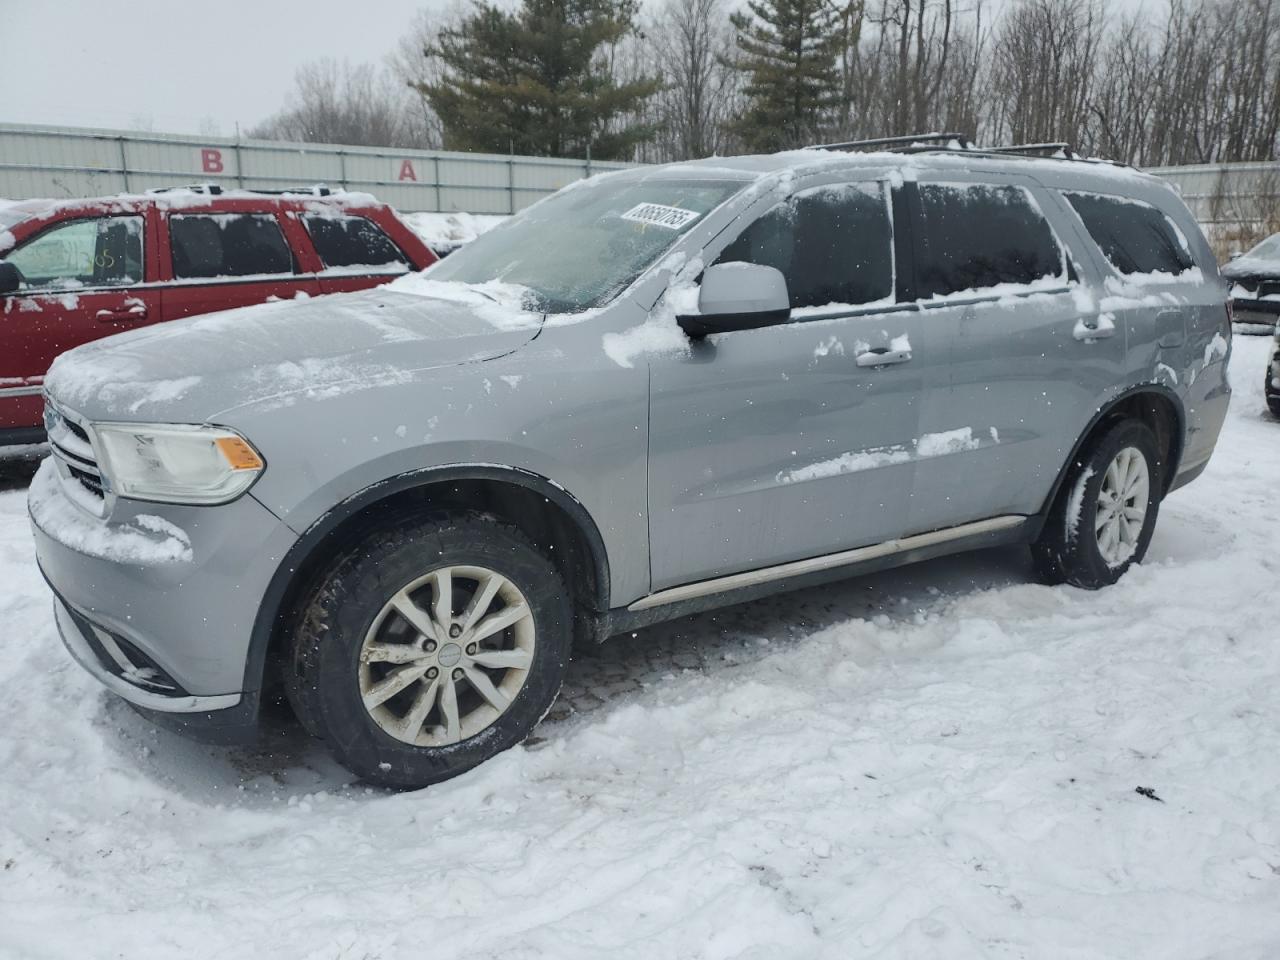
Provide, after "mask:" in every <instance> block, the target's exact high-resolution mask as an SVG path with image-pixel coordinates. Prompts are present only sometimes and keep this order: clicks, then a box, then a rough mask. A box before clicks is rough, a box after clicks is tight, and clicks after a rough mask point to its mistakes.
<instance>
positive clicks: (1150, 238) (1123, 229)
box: [1067, 193, 1195, 274]
mask: <svg viewBox="0 0 1280 960" xmlns="http://www.w3.org/2000/svg"><path fill="white" fill-rule="evenodd" d="M1067 200H1068V201H1069V202H1070V204H1071V206H1073V207H1074V208H1075V211H1076V213H1078V214H1080V219H1081V220H1083V221H1084V225H1085V228H1086V229H1087V230H1088V231H1089V236H1091V237H1093V240H1094V242H1095V243H1096V244H1097V245H1098V246H1099V247H1100V248H1102V252H1103V254H1105V255H1106V258H1107V259H1108V260H1110V261H1111V265H1112V266H1113V267H1115V268H1116V269H1117V270H1119V271H1120V272H1121V273H1126V274H1127V273H1181V272H1182V271H1183V270H1188V269H1190V268H1191V267H1194V266H1195V261H1194V260H1192V259H1191V254H1190V252H1189V251H1188V250H1187V247H1186V243H1185V242H1183V240H1182V237H1181V236H1179V234H1178V228H1177V227H1175V226H1174V225H1173V221H1172V220H1170V219H1169V218H1168V217H1166V216H1165V215H1164V214H1163V213H1161V212H1160V211H1159V210H1157V209H1156V208H1155V207H1153V206H1151V205H1150V204H1147V203H1142V202H1140V201H1137V200H1126V199H1123V198H1121V197H1104V196H1101V195H1099V194H1096V193H1068V194H1067Z"/></svg>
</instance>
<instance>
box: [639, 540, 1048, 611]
mask: <svg viewBox="0 0 1280 960" xmlns="http://www.w3.org/2000/svg"><path fill="white" fill-rule="evenodd" d="M1026 522H1027V518H1026V517H1015V516H1008V517H992V518H991V519H990V520H979V521H977V522H976V523H966V524H963V525H962V526H959V527H948V528H947V529H945V530H934V531H932V532H931V533H920V534H917V535H916V536H914V537H904V538H902V539H901V540H886V541H885V542H884V543H876V544H872V545H871V546H869V547H858V548H856V549H854V550H842V551H840V552H839V553H828V554H827V555H826V556H822V557H810V558H809V559H808V560H793V561H792V562H790V563H781V564H778V565H777V566H775V567H762V568H761V569H759V570H748V571H746V572H745V573H734V574H731V575H729V576H727V577H716V578H715V579H714V580H701V581H699V582H698V583H686V584H685V585H684V586H681V587H671V588H669V589H667V590H659V591H658V592H657V593H651V594H649V596H647V597H641V598H640V599H639V600H637V601H636V602H635V603H633V604H631V605H630V606H628V607H627V609H628V610H630V611H633V612H634V611H637V610H648V609H650V608H652V607H664V606H666V605H667V604H671V603H679V602H681V601H682V600H695V599H697V598H698V597H705V596H709V595H711V594H713V593H727V592H728V591H730V590H740V589H742V588H743V587H754V586H758V585H759V584H762V583H771V582H772V581H774V580H786V579H788V578H789V577H799V576H803V575H804V574H807V573H819V572H821V571H823V570H831V569H833V568H834V567H843V566H847V565H849V564H854V563H861V562H863V561H864V560H875V559H877V558H879V557H888V556H892V555H893V554H895V553H906V552H907V551H908V550H917V549H919V548H921V547H932V546H935V545H937V544H940V543H947V542H949V541H951V540H963V539H964V538H965V537H975V536H980V535H982V534H984V533H998V532H999V531H1001V530H1010V529H1012V528H1014V527H1017V526H1021V525H1022V524H1024V523H1026Z"/></svg>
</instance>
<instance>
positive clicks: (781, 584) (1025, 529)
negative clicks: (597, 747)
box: [599, 516, 1036, 639]
mask: <svg viewBox="0 0 1280 960" xmlns="http://www.w3.org/2000/svg"><path fill="white" fill-rule="evenodd" d="M1029 520H1032V521H1033V520H1034V518H1028V517H1022V516H1007V517H993V518H991V519H989V520H980V521H978V522H977V523H966V524H963V525H962V526H959V527H949V528H947V529H945V530H934V531H932V532H930V533H922V534H918V535H916V536H912V537H903V538H902V539H900V540H888V541H886V542H884V543H877V544H872V545H870V546H866V547H858V548H857V549H854V550H843V551H841V552H839V553H832V554H827V555H825V556H821V557H812V558H810V559H808V560H796V561H793V562H791V563H783V564H779V565H777V566H773V567H764V568H762V569H759V570H749V571H746V572H744V573H735V574H731V575H730V576H726V577H716V578H715V579H712V580H702V581H699V582H697V583H690V584H685V585H683V586H679V587H672V588H670V589H667V590H660V591H658V592H657V593H652V594H649V595H648V596H646V597H641V598H640V599H639V600H636V601H635V602H634V603H632V604H631V605H630V606H627V607H619V608H616V609H614V610H610V611H609V614H608V619H607V622H606V623H604V624H603V625H602V626H603V627H604V629H603V630H602V631H601V632H600V633H599V636H600V637H601V639H604V638H605V637H609V636H612V635H614V634H617V633H624V632H626V631H628V630H636V629H638V628H640V627H645V626H649V625H650V624H654V623H662V622H663V621H666V620H674V619H676V618H677V617H683V616H688V615H689V614H694V613H701V612H702V611H704V610H714V609H716V608H718V607H726V606H730V605H732V604H735V603H746V602H747V601H750V600H757V599H759V598H760V597H766V596H770V595H771V594H775V593H783V592H786V591H789V590H798V589H802V588H804V587H811V586H817V585H819V584H823V583H832V582H834V581H837V580H844V579H846V578H849V577H855V576H861V575H863V574H868V573H875V572H877V571H879V570H887V569H890V568H892V567H900V566H904V565H906V564H909V563H916V562H917V561H920V560H930V559H933V558H934V557H941V556H946V555H948V554H953V553H964V552H966V551H969V550H979V549H983V548H985V547H996V546H1004V545H1007V544H1015V543H1026V542H1028V533H1029V532H1030V528H1034V527H1036V524H1035V523H1034V522H1031V523H1029V522H1028V521H1029Z"/></svg>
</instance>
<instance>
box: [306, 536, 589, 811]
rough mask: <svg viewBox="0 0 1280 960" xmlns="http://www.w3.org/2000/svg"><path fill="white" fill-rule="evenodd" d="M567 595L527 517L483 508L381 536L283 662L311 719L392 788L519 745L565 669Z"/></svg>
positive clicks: (342, 753) (309, 723)
mask: <svg viewBox="0 0 1280 960" xmlns="http://www.w3.org/2000/svg"><path fill="white" fill-rule="evenodd" d="M570 640H571V616H570V604H569V601H568V597H567V593H566V591H565V588H564V583H563V581H562V580H561V578H560V576H559V574H558V573H557V572H556V569H555V567H554V566H552V564H551V563H550V561H549V560H547V558H546V557H544V556H543V555H542V554H541V553H540V552H539V551H538V550H537V549H536V548H535V547H534V546H533V545H532V544H531V543H530V542H529V541H528V539H527V538H526V537H525V536H524V534H523V533H521V532H520V531H519V530H518V529H517V528H515V527H513V526H511V525H509V524H506V523H503V522H501V521H497V520H494V519H492V518H489V517H483V516H480V515H478V514H474V513H463V514H458V515H451V516H435V517H431V518H427V519H421V520H418V521H415V522H412V523H410V524H409V525H408V526H406V527H405V528H403V529H400V530H396V531H390V532H383V533H379V534H375V535H373V536H371V537H370V538H369V539H368V540H366V541H365V542H364V543H363V544H361V545H360V547H359V548H358V549H356V550H355V551H353V553H352V554H350V555H349V556H348V557H346V558H345V559H343V560H341V561H339V562H338V564H337V565H336V566H335V567H334V568H333V569H332V570H331V571H330V572H329V574H328V575H327V576H326V577H324V579H323V581H322V583H321V584H320V586H319V588H318V589H317V590H316V592H315V594H314V595H313V597H312V599H311V602H310V603H309V604H308V605H307V607H306V609H305V612H304V616H303V620H302V624H301V627H300V629H299V630H298V633H297V635H296V637H295V640H294V646H293V655H292V656H291V657H290V659H289V664H288V666H287V668H286V670H285V680H286V682H285V688H286V691H287V692H288V695H289V699H290V701H291V702H292V703H293V705H294V709H295V711H296V712H297V714H298V716H299V718H300V719H301V720H302V722H303V724H304V725H305V726H306V727H307V728H308V729H309V730H310V731H311V732H312V733H314V734H315V735H317V736H319V737H321V738H323V739H324V741H325V742H326V744H327V745H328V746H329V748H330V750H331V751H332V752H333V753H334V755H335V756H336V757H337V759H338V760H339V762H341V763H342V764H343V765H344V766H346V767H347V768H348V769H350V770H351V771H353V772H354V773H356V774H358V775H359V776H361V777H363V778H364V779H366V780H368V781H371V782H374V783H379V784H383V785H386V786H392V787H420V786H425V785H427V784H430V783H435V782H438V781H440V780H446V779H448V778H449V777H453V776H456V775H457V774H459V773H462V772H463V771H465V770H469V769H470V768H471V767H474V766H476V765H477V764H479V763H481V762H483V761H485V760H487V759H489V758H490V757H492V756H494V755H496V754H498V753H500V752H501V751H503V750H506V749H508V748H509V747H511V746H514V745H515V744H516V743H519V742H520V741H521V740H523V739H524V738H525V737H527V736H528V735H529V733H530V732H531V731H532V730H533V728H534V726H535V725H536V724H537V723H538V721H539V720H540V719H542V717H543V716H544V715H545V714H546V712H547V710H548V709H550V707H551V705H552V703H553V702H554V701H555V697H556V694H557V693H558V692H559V689H560V683H561V681H562V679H563V677H564V671H565V664H566V661H567V659H568V653H569V645H570Z"/></svg>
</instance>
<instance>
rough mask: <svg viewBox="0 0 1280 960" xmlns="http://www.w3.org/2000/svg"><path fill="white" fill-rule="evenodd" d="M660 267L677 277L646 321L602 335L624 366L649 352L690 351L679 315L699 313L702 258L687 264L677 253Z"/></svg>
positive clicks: (612, 355)
mask: <svg viewBox="0 0 1280 960" xmlns="http://www.w3.org/2000/svg"><path fill="white" fill-rule="evenodd" d="M657 269H658V270H669V271H671V272H672V273H674V277H673V279H672V281H671V284H670V286H668V287H667V289H666V290H665V291H664V292H663V294H662V297H661V299H659V301H658V302H657V303H656V304H655V305H654V308H653V309H652V310H650V311H649V315H648V317H646V318H645V321H644V323H641V324H637V325H636V326H634V327H631V328H630V329H629V330H624V331H623V332H622V333H606V334H605V335H604V336H603V337H601V338H600V340H601V346H602V347H603V348H604V352H605V354H606V355H607V356H608V357H609V359H610V360H612V361H613V362H614V363H616V364H617V365H618V366H620V367H633V366H635V361H636V359H637V358H639V357H641V356H645V355H652V354H663V353H688V352H689V349H690V347H689V337H688V336H687V335H686V334H685V332H684V331H683V330H682V329H680V324H679V323H678V322H677V318H678V317H687V316H695V315H697V313H698V295H699V287H698V285H697V283H695V280H696V278H697V276H698V274H700V273H701V272H702V260H701V259H699V258H694V259H693V260H690V261H689V262H687V263H685V262H684V260H683V257H682V255H680V254H675V255H672V256H670V257H668V258H667V260H665V261H664V262H662V263H659V264H658V266H657ZM581 316H583V315H582V314H575V315H574V317H575V318H577V317H581Z"/></svg>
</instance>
